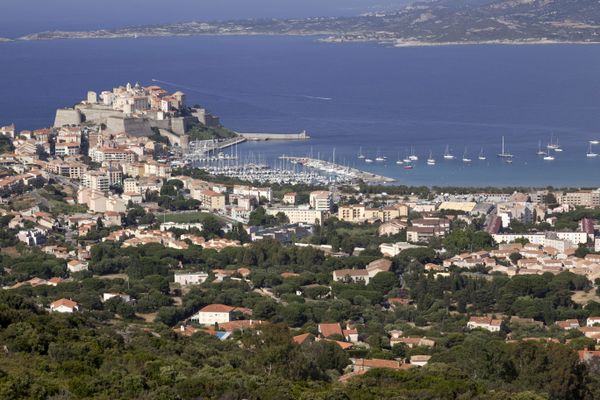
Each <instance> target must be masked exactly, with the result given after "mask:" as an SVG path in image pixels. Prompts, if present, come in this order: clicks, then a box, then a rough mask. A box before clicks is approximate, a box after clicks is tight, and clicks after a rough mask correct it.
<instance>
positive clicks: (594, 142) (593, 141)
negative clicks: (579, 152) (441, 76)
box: [590, 139, 600, 144]
mask: <svg viewBox="0 0 600 400" xmlns="http://www.w3.org/2000/svg"><path fill="white" fill-rule="evenodd" d="M590 143H591V144H600V140H596V139H593V140H590Z"/></svg>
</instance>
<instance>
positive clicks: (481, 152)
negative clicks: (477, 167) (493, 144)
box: [477, 147, 487, 161]
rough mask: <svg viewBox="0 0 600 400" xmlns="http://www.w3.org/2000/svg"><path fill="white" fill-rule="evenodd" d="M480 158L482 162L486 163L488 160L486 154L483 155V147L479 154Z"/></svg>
mask: <svg viewBox="0 0 600 400" xmlns="http://www.w3.org/2000/svg"><path fill="white" fill-rule="evenodd" d="M477 158H479V159H480V160H481V161H485V160H487V157H486V156H485V154H483V147H482V148H481V151H480V152H479V157H477Z"/></svg>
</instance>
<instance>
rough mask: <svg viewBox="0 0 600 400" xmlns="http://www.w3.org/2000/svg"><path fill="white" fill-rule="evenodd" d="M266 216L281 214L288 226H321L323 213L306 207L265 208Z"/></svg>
mask: <svg viewBox="0 0 600 400" xmlns="http://www.w3.org/2000/svg"><path fill="white" fill-rule="evenodd" d="M266 211H267V215H273V216H275V215H277V214H279V213H283V214H284V215H285V216H286V217H287V218H288V220H289V221H290V224H299V223H305V224H315V223H318V224H321V223H322V222H323V211H321V210H314V209H310V208H308V207H306V206H300V207H275V208H267V210H266Z"/></svg>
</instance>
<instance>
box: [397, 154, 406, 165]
mask: <svg viewBox="0 0 600 400" xmlns="http://www.w3.org/2000/svg"><path fill="white" fill-rule="evenodd" d="M396 164H398V165H402V164H404V161H402V160H401V159H400V152H398V159H397V160H396Z"/></svg>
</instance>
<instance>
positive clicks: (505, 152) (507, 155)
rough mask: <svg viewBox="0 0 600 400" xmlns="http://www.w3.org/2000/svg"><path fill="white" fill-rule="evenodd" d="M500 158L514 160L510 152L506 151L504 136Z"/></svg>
mask: <svg viewBox="0 0 600 400" xmlns="http://www.w3.org/2000/svg"><path fill="white" fill-rule="evenodd" d="M498 157H500V158H512V157H513V155H512V154H510V153H509V152H508V151H506V148H505V146H504V136H502V152H501V153H500V154H498Z"/></svg>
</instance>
